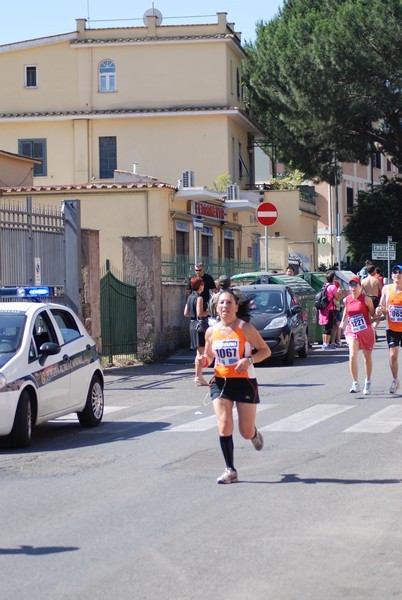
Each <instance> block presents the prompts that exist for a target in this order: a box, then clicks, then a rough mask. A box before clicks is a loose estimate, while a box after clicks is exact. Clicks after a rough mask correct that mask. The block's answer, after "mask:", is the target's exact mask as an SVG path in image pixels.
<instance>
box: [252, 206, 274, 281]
mask: <svg viewBox="0 0 402 600" xmlns="http://www.w3.org/2000/svg"><path fill="white" fill-rule="evenodd" d="M256 217H257V221H258V222H259V223H261V225H264V226H265V270H266V271H268V226H269V225H273V224H274V223H275V221H276V220H277V218H278V210H277V208H276V206H275V205H274V204H271V202H263V203H262V204H260V206H259V207H258V208H257V210H256Z"/></svg>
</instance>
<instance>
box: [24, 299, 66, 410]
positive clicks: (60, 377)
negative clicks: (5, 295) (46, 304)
mask: <svg viewBox="0 0 402 600" xmlns="http://www.w3.org/2000/svg"><path fill="white" fill-rule="evenodd" d="M45 342H54V343H55V344H59V340H58V337H57V334H56V331H55V328H54V326H53V323H52V321H51V318H50V316H49V313H48V311H47V309H40V310H39V311H38V313H37V314H36V315H35V316H34V319H33V325H32V330H31V343H30V352H29V356H30V358H29V361H30V366H31V369H32V375H33V377H34V378H35V381H36V383H37V385H38V420H39V421H42V420H43V421H44V420H48V419H49V418H51V417H52V416H53V415H54V416H56V415H57V414H58V413H62V412H63V411H65V409H66V407H67V406H68V401H69V395H70V372H69V368H68V365H67V364H66V361H65V358H64V352H63V348H62V347H60V351H59V352H57V353H56V354H52V355H46V356H45V355H43V354H42V353H41V351H40V348H41V346H42V344H44V343H45Z"/></svg>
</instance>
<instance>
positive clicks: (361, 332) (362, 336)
mask: <svg viewBox="0 0 402 600" xmlns="http://www.w3.org/2000/svg"><path fill="white" fill-rule="evenodd" d="M349 289H350V295H349V296H348V297H347V298H346V300H345V310H344V311H343V315H342V321H341V324H340V327H342V328H343V329H344V330H345V339H346V341H347V343H348V346H349V368H350V373H351V375H352V379H353V383H352V387H351V388H350V393H351V394H356V393H357V392H359V391H360V387H359V383H358V364H357V353H358V350H359V348H361V350H362V352H363V360H364V368H365V371H366V380H365V382H364V389H363V394H364V395H365V396H368V395H369V394H371V373H372V370H373V359H372V351H373V348H374V342H375V333H374V329H373V326H372V324H371V323H372V321H373V320H374V319H375V312H374V304H373V301H372V300H371V298H370V297H369V296H366V295H365V294H363V293H362V286H361V284H360V279H359V278H358V277H352V279H350V281H349ZM346 323H347V324H346ZM345 324H346V329H345Z"/></svg>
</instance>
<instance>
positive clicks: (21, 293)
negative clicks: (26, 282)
mask: <svg viewBox="0 0 402 600" xmlns="http://www.w3.org/2000/svg"><path fill="white" fill-rule="evenodd" d="M46 296H50V288H48V287H46V286H40V287H8V288H7V287H5V288H0V297H1V298H43V297H46Z"/></svg>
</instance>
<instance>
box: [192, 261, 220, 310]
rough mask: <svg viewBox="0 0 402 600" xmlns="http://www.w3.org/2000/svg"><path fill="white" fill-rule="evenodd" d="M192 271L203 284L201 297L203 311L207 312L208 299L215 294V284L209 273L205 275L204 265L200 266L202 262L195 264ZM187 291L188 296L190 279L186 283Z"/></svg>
mask: <svg viewBox="0 0 402 600" xmlns="http://www.w3.org/2000/svg"><path fill="white" fill-rule="evenodd" d="M194 270H195V275H196V277H201V279H202V281H203V283H204V289H203V292H202V297H203V299H204V310H207V308H208V303H209V299H210V297H211V295H212V294H214V293H215V292H216V284H215V281H214V280H213V277H212V275H210V274H209V273H205V269H204V265H203V264H202V262H199V263H197V264H196V265H195V269H194ZM187 291H188V294H190V293H191V279H190V280H189V282H188V286H187Z"/></svg>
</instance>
